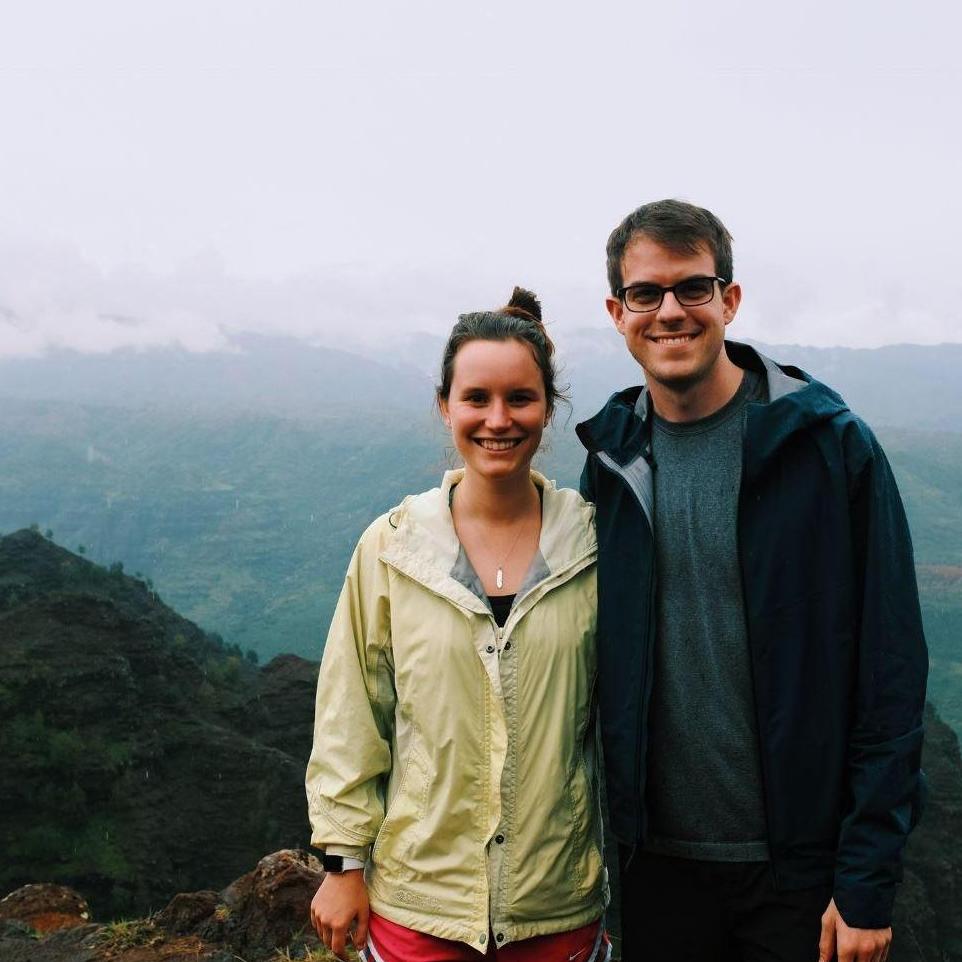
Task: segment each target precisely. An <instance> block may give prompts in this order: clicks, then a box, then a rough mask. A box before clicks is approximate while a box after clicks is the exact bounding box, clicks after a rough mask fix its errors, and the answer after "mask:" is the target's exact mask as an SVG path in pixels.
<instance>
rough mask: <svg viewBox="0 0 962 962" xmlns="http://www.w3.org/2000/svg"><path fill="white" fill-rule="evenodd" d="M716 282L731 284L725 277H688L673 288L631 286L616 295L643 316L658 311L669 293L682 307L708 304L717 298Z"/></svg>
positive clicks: (647, 285) (619, 290)
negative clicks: (647, 312) (648, 312)
mask: <svg viewBox="0 0 962 962" xmlns="http://www.w3.org/2000/svg"><path fill="white" fill-rule="evenodd" d="M715 281H718V283H719V284H721V285H722V286H723V287H724V286H725V285H726V284H729V283H731V282H730V281H727V280H725V278H724V277H686V278H685V279H684V280H683V281H679V282H678V283H677V284H673V285H672V286H671V287H662V286H661V285H660V284H647V283H645V284H629V285H628V287H620V288H618V290H617V291H616V292H615V293H616V294H617V295H618V298H619V299H620V300H621V302H622V303H623V304H624V305H625V307H627V308H628V310H629V311H634V312H635V313H637V314H643V313H645V312H646V311H657V310H658V308H659V307H661V302H662V301H663V300H664V299H665V295H666V294H667V293H668V292H669V291H671V292H672V294H674V295H675V300H676V301H678V303H679V304H681V306H682V307H698V305H699V304H707V303H708V302H709V301H710V300H711V299H712V298H713V297H714V296H715Z"/></svg>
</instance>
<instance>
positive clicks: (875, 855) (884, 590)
mask: <svg viewBox="0 0 962 962" xmlns="http://www.w3.org/2000/svg"><path fill="white" fill-rule="evenodd" d="M845 430H846V437H845V444H844V448H845V453H846V457H847V468H848V476H849V478H850V479H851V483H850V496H851V526H852V537H853V545H854V550H855V564H856V577H857V579H858V580H857V584H856V591H857V598H858V599H859V601H860V604H861V608H860V611H858V612H857V635H856V644H857V650H856V653H855V654H856V658H857V661H858V673H857V679H858V680H857V685H856V691H855V695H854V697H855V706H854V707H855V712H854V717H853V725H852V729H851V732H850V737H849V751H848V772H847V783H848V794H849V799H850V808H849V811H848V812H847V814H846V815H845V817H844V819H843V821H842V826H841V831H840V836H839V846H838V853H837V857H836V869H835V892H834V895H835V897H834V900H833V905H834V907H835V908H836V909H837V912H838V914H839V915H840V916H841V919H842V920H844V923H845V924H846V926H847V927H851V928H854V929H875V930H884V929H887V928H888V927H889V925H890V923H891V916H892V904H893V902H894V899H895V889H896V884H897V883H898V881H900V879H901V876H902V865H901V862H902V850H903V848H904V846H905V842H906V839H907V837H908V833H909V831H910V830H911V829H912V827H913V826H914V825H915V823H916V821H917V820H918V816H919V811H920V807H921V798H922V793H923V776H922V773H921V770H920V761H921V753H922V712H923V708H924V704H925V682H926V676H927V673H928V654H927V651H926V647H925V638H924V635H923V632H922V616H921V611H920V608H919V600H918V588H917V585H916V580H915V563H914V558H913V554H912V542H911V537H910V535H909V529H908V523H907V521H906V518H905V511H904V508H903V506H902V499H901V498H900V496H899V493H898V489H897V487H896V484H895V479H894V478H893V476H892V471H891V468H890V467H889V464H888V461H887V459H886V457H885V455H884V453H883V452H882V449H881V447H879V444H878V442H877V441H876V439H875V437H874V436H873V435H872V433H871V431H869V429H868V428H867V427H866V426H865V425H864V424H862V423H861V422H859V421H857V420H853V421H852V422H851V423H850V424H849V425H848V426H847V427H846V429H845ZM830 908H831V907H830ZM852 957H857V958H862V956H852ZM873 957H874V956H872V955H866V956H865V958H873Z"/></svg>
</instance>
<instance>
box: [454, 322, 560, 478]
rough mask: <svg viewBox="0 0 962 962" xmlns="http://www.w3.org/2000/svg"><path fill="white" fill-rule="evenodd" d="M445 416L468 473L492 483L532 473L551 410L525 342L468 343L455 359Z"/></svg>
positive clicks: (480, 341)
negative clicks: (532, 461) (535, 456)
mask: <svg viewBox="0 0 962 962" xmlns="http://www.w3.org/2000/svg"><path fill="white" fill-rule="evenodd" d="M440 407H441V414H442V415H443V417H444V419H445V421H446V422H447V423H448V425H449V426H450V428H451V436H452V438H453V439H454V445H455V447H456V448H457V449H458V453H459V454H460V455H461V457H462V458H463V459H464V466H465V470H466V471H468V472H473V473H475V474H477V475H478V476H479V477H481V478H485V479H487V480H498V481H500V480H507V479H509V478H513V477H515V476H516V475H518V474H519V473H523V474H524V475H525V476H526V475H527V472H528V469H529V467H530V465H531V459H532V458H533V457H534V455H535V452H536V451H537V450H538V446H539V445H540V444H541V435H542V433H543V431H544V428H545V424H546V423H547V421H548V417H549V415H550V411H549V410H548V404H547V400H546V398H545V387H544V379H543V378H542V376H541V370H540V368H539V367H538V365H537V363H536V361H535V359H534V355H533V353H532V351H531V348H530V347H529V346H528V345H527V344H525V343H524V342H522V341H518V340H515V339H514V338H510V339H508V340H505V341H484V340H475V341H468V342H467V343H466V344H464V345H463V346H462V347H461V348H460V350H459V351H458V353H457V355H456V356H455V358H454V376H453V378H452V380H451V390H450V392H449V394H448V397H447V399H446V400H445V399H442V400H441V401H440Z"/></svg>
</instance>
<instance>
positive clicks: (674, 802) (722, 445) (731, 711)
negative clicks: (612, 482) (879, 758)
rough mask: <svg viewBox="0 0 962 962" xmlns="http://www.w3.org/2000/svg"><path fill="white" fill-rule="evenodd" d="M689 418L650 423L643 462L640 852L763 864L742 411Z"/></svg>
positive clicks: (755, 382)
mask: <svg viewBox="0 0 962 962" xmlns="http://www.w3.org/2000/svg"><path fill="white" fill-rule="evenodd" d="M765 394H766V386H765V382H764V379H763V378H762V377H761V375H759V374H756V373H755V372H754V371H745V374H744V377H743V378H742V383H741V386H740V387H739V389H738V391H737V393H736V394H735V396H734V397H733V398H732V399H731V401H729V402H728V404H726V405H725V406H724V407H723V408H721V409H720V410H719V411H716V412H715V413H714V414H712V415H710V416H709V417H707V418H703V419H701V420H699V421H690V422H685V423H675V422H669V421H665V420H663V419H662V418H659V417H658V416H657V414H656V415H655V417H654V420H653V426H652V451H653V455H654V460H655V558H656V564H657V567H656V572H657V581H656V592H657V597H656V605H657V611H656V617H657V633H656V638H655V674H654V684H653V688H652V700H651V710H650V714H649V731H650V738H649V748H648V789H647V805H648V811H649V816H650V822H649V825H650V828H649V839H648V842H647V844H646V848H647V849H648V850H650V851H655V852H660V853H662V854H665V855H676V856H681V857H684V858H694V859H705V860H713V861H725V862H731V861H764V860H765V859H767V858H768V846H767V843H766V841H765V834H766V833H765V813H764V802H763V796H762V785H761V771H760V762H759V750H758V728H757V722H756V715H755V699H754V694H753V691H752V674H751V664H750V653H749V650H748V634H747V630H746V627H745V611H744V604H743V600H742V585H741V575H740V572H739V565H738V544H737V531H736V523H737V514H738V492H739V486H740V483H741V468H742V436H743V431H744V424H745V417H746V414H747V405H748V403H749V402H750V401H757V400H765V399H766V397H765Z"/></svg>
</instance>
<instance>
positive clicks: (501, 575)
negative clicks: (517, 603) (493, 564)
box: [494, 568, 504, 588]
mask: <svg viewBox="0 0 962 962" xmlns="http://www.w3.org/2000/svg"><path fill="white" fill-rule="evenodd" d="M494 583H495V584H496V585H497V586H498V587H499V588H503V587H504V568H498V574H497V576H496V577H495V579H494Z"/></svg>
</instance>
